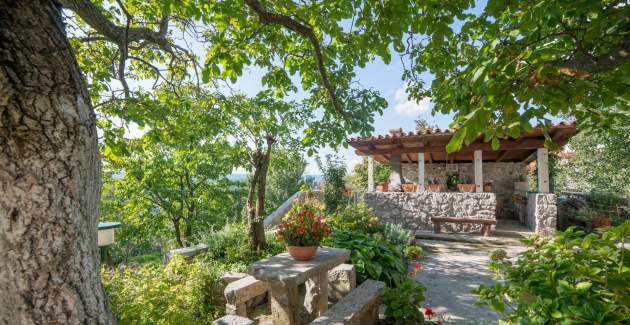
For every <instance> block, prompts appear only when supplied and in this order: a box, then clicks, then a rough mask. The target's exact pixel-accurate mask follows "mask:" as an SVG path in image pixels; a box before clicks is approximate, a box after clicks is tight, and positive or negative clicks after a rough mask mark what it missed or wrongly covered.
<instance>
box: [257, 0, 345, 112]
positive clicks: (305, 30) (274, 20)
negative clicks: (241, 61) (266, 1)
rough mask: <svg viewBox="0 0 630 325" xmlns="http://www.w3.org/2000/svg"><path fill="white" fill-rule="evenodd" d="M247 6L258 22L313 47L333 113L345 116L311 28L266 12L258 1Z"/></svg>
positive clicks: (284, 16)
mask: <svg viewBox="0 0 630 325" xmlns="http://www.w3.org/2000/svg"><path fill="white" fill-rule="evenodd" d="M245 3H246V4H247V6H249V7H250V8H251V9H252V10H254V12H255V13H256V14H257V15H258V17H259V18H260V20H261V21H262V22H263V23H265V24H277V25H281V26H284V27H286V28H287V29H289V30H292V31H294V32H296V33H298V34H300V35H302V36H303V37H305V38H306V39H307V40H308V41H309V42H310V43H311V46H312V47H313V53H314V55H315V61H316V62H317V70H318V71H319V75H320V77H321V79H322V85H323V86H324V88H325V89H326V91H327V92H328V95H329V96H330V101H331V102H332V104H333V107H334V108H335V111H336V112H337V113H339V114H340V115H342V116H346V112H345V111H344V110H343V108H342V107H341V103H339V99H338V98H337V93H336V91H335V87H334V86H333V85H332V83H331V82H330V78H329V76H328V71H327V70H326V66H325V65H324V56H323V54H322V48H321V45H320V43H319V40H318V39H317V36H316V35H315V32H314V31H313V29H312V28H310V27H308V26H306V25H304V24H302V23H300V22H298V21H297V20H295V19H293V18H291V17H289V16H287V15H281V14H277V13H273V12H270V11H268V10H267V9H265V8H264V7H263V5H262V4H261V3H260V1H258V0H245Z"/></svg>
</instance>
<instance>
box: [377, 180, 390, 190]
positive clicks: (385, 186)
mask: <svg viewBox="0 0 630 325" xmlns="http://www.w3.org/2000/svg"><path fill="white" fill-rule="evenodd" d="M388 187H389V183H387V182H379V183H378V185H376V190H377V191H378V192H387V190H388Z"/></svg>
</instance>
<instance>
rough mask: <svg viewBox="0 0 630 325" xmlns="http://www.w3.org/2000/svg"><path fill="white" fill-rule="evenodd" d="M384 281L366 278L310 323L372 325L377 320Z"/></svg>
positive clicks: (315, 324)
mask: <svg viewBox="0 0 630 325" xmlns="http://www.w3.org/2000/svg"><path fill="white" fill-rule="evenodd" d="M384 288H385V283H383V282H381V281H374V280H366V281H365V282H363V283H362V284H361V285H360V286H359V287H357V288H356V289H354V290H352V292H350V293H349V294H348V295H347V296H345V297H343V298H342V299H341V300H339V302H338V303H336V304H334V305H333V306H332V307H331V308H330V309H328V311H326V313H324V315H322V316H320V317H319V318H317V319H315V320H314V321H313V322H312V323H311V325H373V324H376V323H377V322H378V307H379V305H380V304H381V294H382V292H383V289H384Z"/></svg>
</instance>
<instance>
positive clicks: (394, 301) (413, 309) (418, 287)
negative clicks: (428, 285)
mask: <svg viewBox="0 0 630 325" xmlns="http://www.w3.org/2000/svg"><path fill="white" fill-rule="evenodd" d="M424 290H425V288H424V287H423V286H422V284H420V283H419V282H417V281H415V280H413V279H410V278H406V279H404V280H403V281H402V282H400V284H398V286H397V287H395V288H385V292H384V293H383V298H382V301H383V304H384V305H385V317H386V318H387V321H388V322H389V323H391V324H423V323H424V315H423V314H422V311H421V310H420V308H419V307H420V306H421V304H422V302H424Z"/></svg>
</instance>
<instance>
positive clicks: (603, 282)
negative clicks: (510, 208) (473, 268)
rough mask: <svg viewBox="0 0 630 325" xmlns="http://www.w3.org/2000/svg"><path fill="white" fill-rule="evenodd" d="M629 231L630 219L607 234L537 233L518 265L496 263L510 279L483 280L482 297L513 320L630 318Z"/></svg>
mask: <svg viewBox="0 0 630 325" xmlns="http://www.w3.org/2000/svg"><path fill="white" fill-rule="evenodd" d="M628 236H630V221H626V222H625V223H623V224H622V225H621V226H619V227H615V228H611V229H610V230H609V231H608V232H606V233H605V234H604V235H603V236H601V237H599V236H598V235H596V234H590V235H586V236H585V235H584V233H583V232H581V231H576V229H575V228H573V227H571V228H569V229H568V230H566V231H565V232H561V233H557V234H556V235H555V236H554V237H552V238H540V237H537V236H533V237H531V238H530V239H528V240H526V241H525V243H526V244H527V246H528V247H529V249H528V250H527V251H525V252H523V253H521V254H519V255H518V260H517V261H516V262H515V264H514V265H512V264H511V263H510V262H509V261H506V260H499V261H495V262H492V263H491V268H492V269H493V270H494V271H495V272H497V275H498V276H499V277H500V278H502V279H504V280H505V282H504V283H502V282H500V283H495V284H494V286H492V287H485V286H480V287H479V289H477V290H476V293H477V294H479V295H480V300H479V302H478V303H479V304H480V305H488V306H490V307H491V308H492V309H493V310H495V311H498V312H500V313H502V315H503V317H504V319H505V320H506V321H507V322H508V323H512V324H516V323H524V324H614V323H616V324H621V323H624V322H626V321H627V320H628V319H630V286H628V283H630V263H629V261H628V256H627V255H628V249H626V248H624V246H623V243H624V240H625V238H626V237H628ZM624 256H625V259H624ZM506 307H507V308H506Z"/></svg>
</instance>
